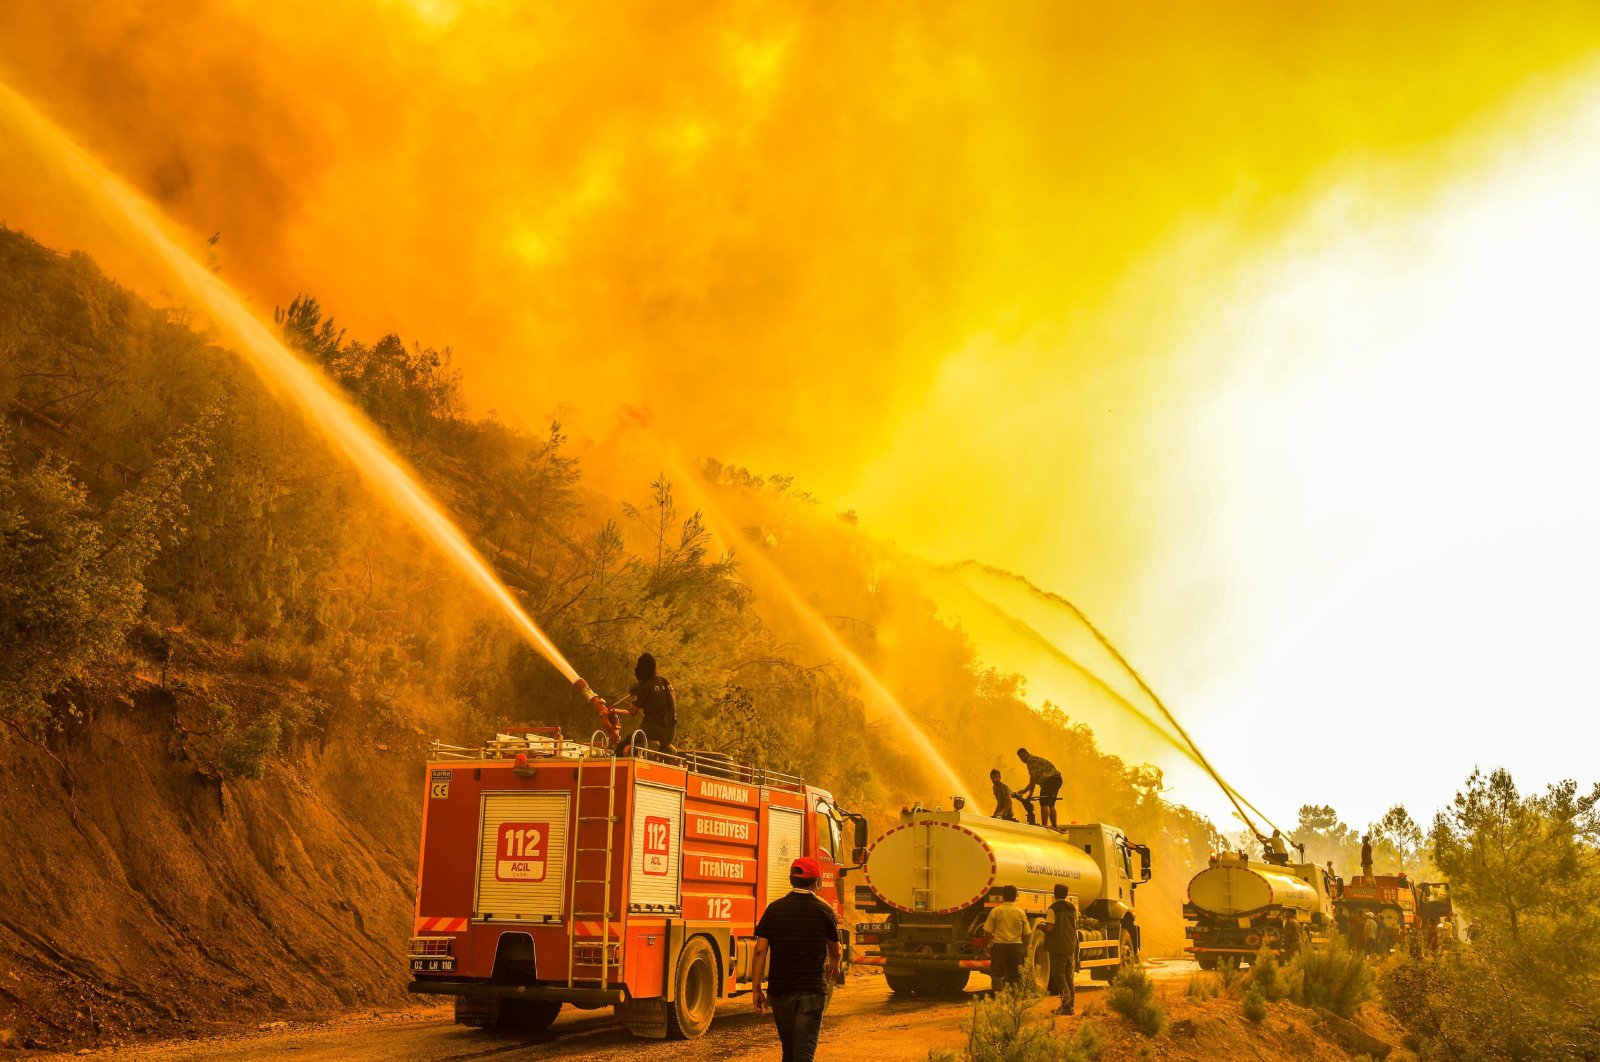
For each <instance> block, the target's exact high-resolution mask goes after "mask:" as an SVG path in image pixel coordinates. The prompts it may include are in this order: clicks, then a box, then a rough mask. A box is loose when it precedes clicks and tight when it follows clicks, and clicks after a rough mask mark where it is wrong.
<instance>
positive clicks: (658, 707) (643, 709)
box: [612, 653, 678, 752]
mask: <svg viewBox="0 0 1600 1062" xmlns="http://www.w3.org/2000/svg"><path fill="white" fill-rule="evenodd" d="M633 677H634V678H635V679H637V680H638V681H637V682H635V683H634V684H633V688H632V689H630V690H629V691H628V696H627V697H626V698H624V701H623V703H626V702H627V701H632V702H633V705H634V706H633V709H632V710H631V711H630V710H628V709H626V708H622V707H620V706H617V707H613V708H612V711H613V712H615V713H616V714H617V715H637V716H640V717H641V718H640V720H639V725H638V726H636V727H633V728H632V729H631V730H628V731H625V732H624V734H623V736H624V738H625V739H627V741H625V743H624V744H623V746H622V748H621V749H619V750H618V751H621V752H627V751H629V742H631V734H632V731H633V730H640V731H643V732H644V737H645V740H646V741H647V742H648V743H649V745H650V746H651V747H652V748H655V749H659V750H661V751H663V752H666V751H670V750H671V749H672V743H673V741H674V740H675V739H676V738H677V736H678V701H677V698H675V697H674V696H673V695H672V683H670V682H668V681H667V677H666V676H665V675H659V674H657V673H656V658H655V657H653V656H651V655H650V654H649V653H640V654H639V661H638V663H636V664H634V665H633Z"/></svg>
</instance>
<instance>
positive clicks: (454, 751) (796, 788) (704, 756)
mask: <svg viewBox="0 0 1600 1062" xmlns="http://www.w3.org/2000/svg"><path fill="white" fill-rule="evenodd" d="M428 755H429V758H430V759H433V760H475V761H482V760H513V761H514V760H515V759H516V758H517V757H518V756H519V755H520V756H525V757H527V758H528V759H529V760H533V759H536V758H537V759H540V760H568V761H572V762H574V763H576V762H578V761H581V760H591V759H599V758H602V757H610V758H618V757H617V756H616V753H615V750H614V749H612V748H611V745H610V742H609V741H608V740H607V739H606V735H605V731H603V730H596V731H595V732H594V733H593V734H592V735H590V737H589V740H587V741H579V740H576V739H574V738H568V737H563V736H562V733H561V729H560V728H559V727H542V726H514V727H509V728H508V729H507V730H506V731H504V732H503V733H499V734H496V735H495V736H494V737H493V738H491V739H489V740H488V741H485V742H484V743H483V744H482V745H479V746H478V747H476V748H469V747H466V746H463V745H447V744H445V743H444V742H442V741H434V742H431V743H429V745H428ZM620 758H621V759H630V758H632V759H638V760H644V761H648V762H652V763H663V764H667V765H669V766H673V767H680V768H682V769H684V770H686V771H688V772H689V773H690V774H699V775H705V776H707V777H711V778H722V779H726V780H728V781H734V782H743V783H745V784H746V785H760V786H766V787H768V788H769V789H785V790H789V791H792V792H800V791H801V789H802V788H803V787H804V785H805V781H804V779H802V778H800V777H799V776H798V775H793V774H785V773H784V772H782V771H774V770H772V769H771V768H768V767H758V766H756V765H755V764H751V763H747V762H745V761H743V760H737V759H734V758H733V757H732V756H729V755H727V754H726V753H721V752H714V751H711V750H709V749H683V750H679V751H677V752H667V751H665V750H663V749H654V748H649V747H647V746H646V745H645V744H644V740H643V735H642V734H640V733H639V732H637V731H635V733H634V743H633V744H632V745H631V746H630V748H629V752H628V753H626V754H624V755H623V756H622V757H620Z"/></svg>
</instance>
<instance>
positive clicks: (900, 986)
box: [883, 966, 918, 996]
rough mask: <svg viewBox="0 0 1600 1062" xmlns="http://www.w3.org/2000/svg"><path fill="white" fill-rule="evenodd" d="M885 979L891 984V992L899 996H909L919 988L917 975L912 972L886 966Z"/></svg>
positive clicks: (884, 970) (884, 969)
mask: <svg viewBox="0 0 1600 1062" xmlns="http://www.w3.org/2000/svg"><path fill="white" fill-rule="evenodd" d="M883 979H884V980H885V981H887V982H889V991H891V992H893V993H894V994H895V995H897V996H909V995H910V994H911V993H913V992H915V991H916V990H917V987H918V981H917V975H916V974H914V973H912V972H911V971H910V970H895V969H891V968H890V967H887V966H885V967H884V968H883Z"/></svg>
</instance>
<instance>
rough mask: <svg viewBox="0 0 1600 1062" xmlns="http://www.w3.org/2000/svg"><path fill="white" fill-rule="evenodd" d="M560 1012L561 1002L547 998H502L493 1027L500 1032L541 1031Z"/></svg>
mask: <svg viewBox="0 0 1600 1062" xmlns="http://www.w3.org/2000/svg"><path fill="white" fill-rule="evenodd" d="M560 1013H561V1004H560V1003H557V1002H553V1001H551V1000H548V999H502V1000H501V1001H500V1014H499V1016H498V1017H497V1018H496V1019H495V1023H494V1027H495V1028H496V1029H499V1030H501V1031H502V1032H515V1033H542V1032H544V1031H545V1030H546V1029H548V1028H550V1026H552V1025H554V1024H555V1023H556V1015H558V1014H560Z"/></svg>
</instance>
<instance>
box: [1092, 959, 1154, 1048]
mask: <svg viewBox="0 0 1600 1062" xmlns="http://www.w3.org/2000/svg"><path fill="white" fill-rule="evenodd" d="M1106 1005H1107V1006H1109V1007H1110V1008H1111V1009H1112V1010H1114V1011H1116V1012H1117V1013H1118V1014H1121V1015H1122V1016H1123V1017H1124V1018H1127V1019H1128V1021H1129V1022H1130V1023H1131V1024H1132V1025H1133V1027H1134V1028H1135V1029H1138V1030H1139V1031H1140V1032H1142V1033H1144V1034H1145V1035H1146V1036H1159V1035H1161V1033H1162V1032H1163V1031H1165V1029H1166V1027H1167V1008H1165V1007H1163V1006H1162V1005H1161V1001H1160V1000H1158V999H1156V983H1155V982H1154V981H1152V980H1150V976H1149V975H1148V974H1146V973H1145V972H1144V971H1143V970H1142V969H1140V968H1139V967H1137V966H1124V967H1123V968H1122V972H1121V973H1119V974H1117V979H1116V980H1115V981H1113V982H1112V983H1111V991H1110V992H1109V993H1108V994H1107V997H1106Z"/></svg>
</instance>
